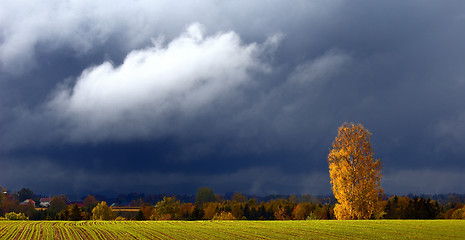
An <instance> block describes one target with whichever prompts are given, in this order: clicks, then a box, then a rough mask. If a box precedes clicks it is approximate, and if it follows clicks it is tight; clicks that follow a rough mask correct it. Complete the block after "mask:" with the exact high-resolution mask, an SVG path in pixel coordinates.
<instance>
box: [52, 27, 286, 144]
mask: <svg viewBox="0 0 465 240" xmlns="http://www.w3.org/2000/svg"><path fill="white" fill-rule="evenodd" d="M278 42H279V41H277V40H276V36H272V37H270V40H268V41H266V42H265V43H264V44H262V45H261V44H257V43H251V44H243V43H241V39H240V37H239V36H238V35H237V34H236V33H234V32H220V33H217V34H216V35H212V36H204V31H203V27H202V25H200V24H192V25H190V26H189V27H188V29H187V31H185V32H184V33H182V34H181V35H180V36H179V37H178V38H176V39H174V40H173V41H171V42H170V43H168V44H166V45H163V43H160V42H155V43H154V45H153V46H151V47H148V48H145V49H140V50H134V51H132V52H131V53H129V54H128V55H127V57H126V59H125V60H124V62H123V63H122V64H121V65H119V66H114V64H112V63H111V62H109V61H107V62H104V63H102V64H101V65H98V66H94V67H90V68H88V69H86V70H84V71H83V72H82V74H81V76H79V77H78V78H77V80H76V84H75V85H74V86H72V87H69V86H62V87H61V88H59V89H58V90H57V92H56V93H55V95H54V96H53V98H52V99H51V100H50V102H48V103H47V107H48V108H49V109H51V110H52V112H55V113H56V114H57V115H58V116H59V118H60V119H61V120H63V122H66V124H67V125H68V126H69V127H70V134H71V139H70V140H77V141H80V140H83V139H87V138H91V139H92V141H101V140H104V139H106V138H110V137H111V138H113V139H115V138H116V139H118V138H119V139H125V138H131V137H143V136H148V135H150V136H152V137H153V136H157V135H161V134H164V133H166V132H170V131H175V130H176V129H177V128H178V127H179V126H176V120H179V119H190V118H192V117H195V116H196V115H197V114H199V113H201V112H203V111H207V110H208V108H209V107H211V106H214V105H215V101H218V100H219V99H221V98H225V97H227V96H230V95H233V94H234V93H235V91H236V89H237V88H238V87H240V86H241V85H243V84H245V83H247V82H248V81H251V80H252V79H251V77H250V73H251V72H255V73H257V72H261V73H263V72H268V71H269V70H270V69H269V66H267V65H266V63H264V62H262V60H260V59H261V55H262V53H263V52H264V51H268V50H269V49H270V44H271V45H273V44H278ZM178 123H179V122H178ZM181 124H182V123H181Z"/></svg>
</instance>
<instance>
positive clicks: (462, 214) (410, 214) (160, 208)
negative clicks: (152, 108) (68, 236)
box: [0, 188, 465, 221]
mask: <svg viewBox="0 0 465 240" xmlns="http://www.w3.org/2000/svg"><path fill="white" fill-rule="evenodd" d="M0 189H2V188H0ZM464 203H465V195H460V194H447V195H421V196H414V195H407V196H389V197H385V199H384V200H383V201H381V202H380V204H379V206H377V209H376V210H375V212H374V213H373V215H372V217H371V218H372V219H439V218H446V219H465V205H464ZM334 204H335V200H334V197H332V196H311V195H308V194H307V195H302V196H295V195H290V196H289V195H269V196H265V197H260V196H248V195H244V194H241V193H230V194H225V195H215V194H214V192H213V191H212V190H211V189H209V188H200V189H199V190H198V192H197V194H196V195H175V196H167V195H165V194H153V195H146V194H139V193H129V194H120V195H118V196H117V197H113V198H106V197H104V196H92V195H88V196H86V197H84V198H82V201H77V202H72V201H70V200H69V199H68V198H67V197H66V196H64V195H62V196H53V197H51V198H49V197H43V196H38V195H36V194H34V193H33V192H32V191H31V190H30V189H27V188H23V189H21V190H20V191H17V192H8V191H6V190H5V189H2V192H1V199H0V217H1V218H2V219H30V220H71V221H72V220H102V219H103V220H112V219H115V220H316V219H334V212H333V209H334ZM13 213H15V214H13Z"/></svg>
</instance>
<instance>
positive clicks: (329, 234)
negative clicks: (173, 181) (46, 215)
mask: <svg viewBox="0 0 465 240" xmlns="http://www.w3.org/2000/svg"><path fill="white" fill-rule="evenodd" d="M0 239H465V220H381V221H375V220H368V221H336V220H330V221H323V220H321V221H193V222H185V221H81V222H67V221H0Z"/></svg>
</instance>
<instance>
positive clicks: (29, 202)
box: [19, 199, 36, 206]
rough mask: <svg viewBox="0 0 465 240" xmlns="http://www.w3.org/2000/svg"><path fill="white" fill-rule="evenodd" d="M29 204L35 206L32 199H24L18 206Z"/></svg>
mask: <svg viewBox="0 0 465 240" xmlns="http://www.w3.org/2000/svg"><path fill="white" fill-rule="evenodd" d="M29 204H32V206H35V205H36V202H35V201H34V200H32V199H26V200H24V201H22V202H21V203H19V205H29Z"/></svg>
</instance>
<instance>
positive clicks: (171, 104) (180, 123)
mask: <svg viewBox="0 0 465 240" xmlns="http://www.w3.org/2000/svg"><path fill="white" fill-rule="evenodd" d="M1 5H2V7H1V8H0V9H2V10H0V11H2V12H1V14H0V18H1V19H0V29H1V30H2V31H1V32H0V42H1V45H0V60H1V61H0V63H1V64H0V74H1V75H0V76H1V79H0V87H1V88H0V91H1V96H0V100H1V102H0V111H1V115H0V123H1V128H0V131H1V135H2V137H1V139H0V141H1V145H2V147H1V150H0V151H1V152H0V154H1V155H0V156H1V157H2V158H1V164H2V165H3V166H2V169H8V170H7V171H6V172H7V173H6V174H2V175H1V177H0V185H8V187H10V188H19V187H22V186H31V187H37V188H38V189H42V190H40V191H45V192H46V191H61V192H64V191H66V190H67V189H72V190H69V191H80V192H85V191H88V190H89V186H94V188H96V189H99V190H102V191H104V190H115V191H117V190H118V189H119V187H121V189H124V191H153V192H163V191H164V192H179V193H181V192H183V191H184V192H189V191H190V192H192V191H195V189H196V188H197V187H198V186H202V185H210V186H211V187H213V188H214V189H215V190H216V191H219V192H228V191H243V192H247V193H257V194H267V193H307V192H310V193H313V194H318V193H328V192H330V188H329V182H328V181H329V180H328V179H329V178H328V174H327V163H326V155H327V153H328V148H329V147H330V144H331V141H332V139H333V138H334V136H335V135H336V130H337V127H338V126H339V125H340V124H342V123H343V122H344V121H353V122H360V123H362V124H364V125H365V127H367V128H368V129H369V130H370V131H371V132H372V133H373V137H372V143H373V146H374V150H375V154H376V156H377V157H380V158H381V160H382V161H383V164H384V175H385V178H384V185H385V188H386V192H388V193H406V192H425V193H428V192H449V191H456V192H463V191H465V189H464V187H463V186H460V185H458V184H455V182H463V181H464V180H465V175H464V174H462V173H461V172H463V171H462V170H463V169H464V168H465V162H464V161H463V157H464V156H465V150H464V149H465V145H464V144H465V140H464V139H465V138H464V137H463V136H464V134H465V130H464V126H465V118H464V116H465V105H464V104H463V103H464V102H465V94H463V93H464V92H465V68H463V66H465V57H464V56H463V52H465V44H463V43H464V42H465V31H464V30H463V29H465V10H464V9H465V4H464V3H462V2H461V1H446V2H428V1H409V2H403V1H385V2H371V1H295V2H292V4H290V3H288V2H286V1H271V2H270V1H263V2H261V1H254V2H247V1H244V2H241V1H235V2H216V1H203V2H201V3H195V4H194V3H191V2H189V1H188V2H178V3H175V4H173V3H168V2H164V1H158V2H156V3H153V2H151V1H148V2H145V1H135V2H130V3H129V2H127V3H124V2H123V3H121V2H120V3H116V4H115V3H106V2H97V3H96V2H93V1H79V2H61V3H53V2H44V3H41V4H40V5H33V4H30V3H24V2H21V1H15V2H14V3H12V2H8V3H5V2H3V3H1ZM25 164H26V165H27V166H30V167H29V168H27V169H29V170H27V169H25V170H21V168H20V166H23V165H25ZM450 169H454V171H451V170H450ZM47 172H53V174H51V175H47V174H46V173H47ZM32 173H39V174H41V175H46V176H44V177H42V178H41V180H40V181H34V180H35V179H34V178H33V177H31V176H34V174H32ZM448 173H450V174H448ZM432 179H434V181H433V180H432ZM56 182H61V183H62V184H61V186H55V187H50V188H49V189H48V188H43V187H41V186H42V185H43V184H46V183H48V184H47V185H51V184H52V183H56ZM50 189H51V190H50ZM132 189H133V190H132Z"/></svg>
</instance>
